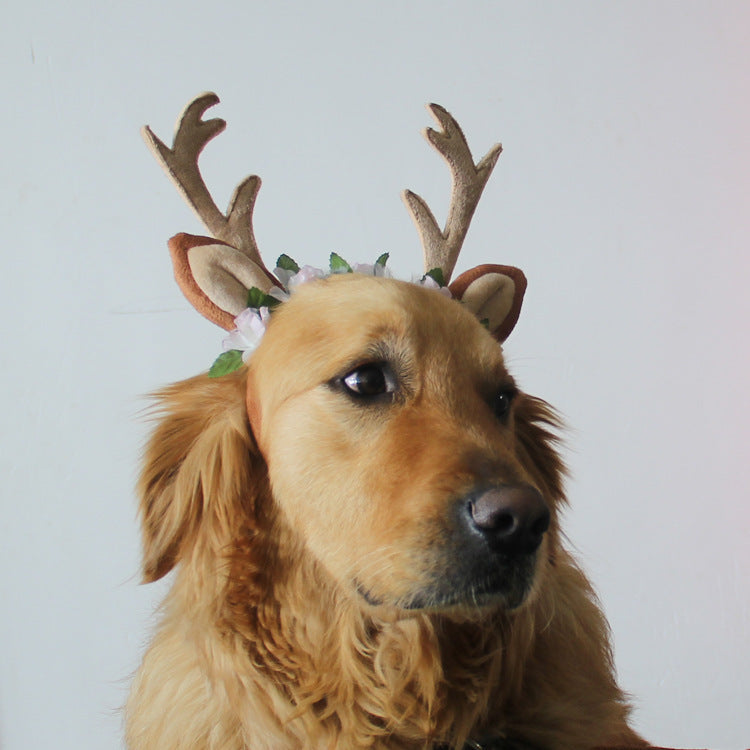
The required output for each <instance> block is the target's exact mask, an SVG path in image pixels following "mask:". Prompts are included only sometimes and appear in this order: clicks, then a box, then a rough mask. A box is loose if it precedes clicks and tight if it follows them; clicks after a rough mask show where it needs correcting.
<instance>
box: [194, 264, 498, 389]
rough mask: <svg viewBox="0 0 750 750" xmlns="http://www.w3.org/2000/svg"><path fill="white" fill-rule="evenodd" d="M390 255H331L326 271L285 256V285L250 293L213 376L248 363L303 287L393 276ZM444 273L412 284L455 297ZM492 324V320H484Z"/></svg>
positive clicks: (279, 270)
mask: <svg viewBox="0 0 750 750" xmlns="http://www.w3.org/2000/svg"><path fill="white" fill-rule="evenodd" d="M388 257H389V254H388V253H383V254H382V255H381V256H380V257H379V258H378V259H377V260H376V261H375V263H372V264H369V263H355V264H354V265H349V263H347V262H346V261H345V260H344V259H343V258H342V257H341V256H340V255H338V254H337V253H331V259H330V270H328V271H324V270H322V269H320V268H314V267H313V266H302V268H300V267H299V265H298V264H297V262H296V261H295V260H293V259H292V258H290V257H289V256H288V255H282V256H280V257H279V259H278V260H277V261H276V268H274V271H273V274H274V276H275V277H276V278H277V279H279V281H280V282H281V285H280V286H272V287H271V288H270V289H269V290H268V293H266V292H262V291H261V290H260V289H258V287H252V288H251V289H250V290H249V292H248V298H247V307H246V308H245V309H244V310H243V311H242V312H241V313H240V314H239V315H238V316H237V317H236V318H235V319H234V325H235V328H234V330H232V331H230V333H229V336H227V337H226V338H225V339H224V353H223V354H220V355H219V356H218V357H217V358H216V360H215V361H214V363H213V365H211V369H210V370H209V371H208V375H209V377H212V378H216V377H221V376H222V375H228V374H229V373H230V372H234V371H235V370H236V369H238V368H239V367H241V366H242V364H243V363H245V362H247V360H248V359H249V358H250V355H251V354H252V353H253V352H254V351H255V350H256V349H257V347H258V344H260V340H261V339H262V338H263V334H264V333H265V332H266V326H267V325H268V321H269V320H270V319H271V311H272V310H273V309H274V308H275V307H278V305H280V304H281V303H282V302H286V301H287V300H288V299H289V297H290V295H291V294H292V293H293V292H294V290H295V289H297V287H299V286H300V285H301V284H305V283H307V282H308V281H314V280H315V279H324V278H326V277H327V276H331V275H334V274H342V273H361V274H363V275H365V276H379V277H384V278H390V277H391V271H390V269H389V268H386V263H387V262H388ZM441 278H442V274H441V273H440V269H433V271H432V272H428V273H426V274H425V275H424V276H422V277H421V278H420V279H416V280H413V282H412V283H415V284H419V285H420V286H424V287H426V288H428V289H434V290H436V291H438V292H440V293H441V294H443V295H445V296H447V297H452V296H453V295H452V294H451V293H450V290H449V289H448V287H446V286H443V285H442V284H441V283H440V279H441ZM482 323H483V324H485V325H488V321H486V320H483V321H482Z"/></svg>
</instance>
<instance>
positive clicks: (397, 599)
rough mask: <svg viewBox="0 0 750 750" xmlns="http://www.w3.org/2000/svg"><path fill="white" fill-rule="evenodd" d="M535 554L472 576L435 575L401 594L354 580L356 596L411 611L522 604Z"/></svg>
mask: <svg viewBox="0 0 750 750" xmlns="http://www.w3.org/2000/svg"><path fill="white" fill-rule="evenodd" d="M535 579H536V555H534V554H531V555H524V556H523V557H521V558H520V559H514V560H513V561H512V562H508V563H506V564H504V565H502V566H499V567H498V568H496V569H494V570H491V571H482V572H481V573H479V574H475V575H457V574H456V573H453V574H452V575H451V574H447V575H446V574H442V575H440V576H438V575H435V576H432V577H431V578H430V580H429V581H428V582H427V583H425V584H424V585H422V586H418V587H416V588H415V589H414V590H412V591H409V592H407V593H405V594H395V593H389V592H387V591H385V592H382V593H380V592H378V591H376V590H374V589H371V588H368V587H367V586H365V585H363V584H362V582H360V581H357V582H356V584H355V586H356V590H357V593H358V595H359V596H360V597H361V598H362V599H364V601H365V602H366V603H367V604H369V605H370V606H372V607H387V608H390V609H397V610H402V611H405V612H409V613H414V612H436V613H449V612H455V611H461V610H463V611H467V610H471V611H476V610H491V609H494V610H497V609H501V610H504V611H507V612H512V611H514V610H517V609H519V608H520V607H522V606H523V605H524V604H525V603H526V602H527V601H528V600H529V599H530V597H531V596H532V593H533V590H534V588H535V587H534V582H535Z"/></svg>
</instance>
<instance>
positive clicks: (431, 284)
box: [413, 275, 453, 299]
mask: <svg viewBox="0 0 750 750" xmlns="http://www.w3.org/2000/svg"><path fill="white" fill-rule="evenodd" d="M413 283H415V284H419V286H423V287H424V288H425V289H434V290H435V291H436V292H440V294H442V295H443V296H444V297H448V299H453V295H452V294H451V290H450V289H448V287H447V286H440V284H438V283H437V281H435V279H433V278H432V276H427V275H425V276H423V277H422V278H421V279H416V280H415V281H414V282H413Z"/></svg>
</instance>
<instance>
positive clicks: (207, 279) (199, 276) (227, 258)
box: [188, 243, 272, 317]
mask: <svg viewBox="0 0 750 750" xmlns="http://www.w3.org/2000/svg"><path fill="white" fill-rule="evenodd" d="M188 262H189V263H190V270H191V271H192V272H193V278H194V279H195V282H196V284H198V286H199V287H200V288H201V289H202V290H203V291H204V293H205V294H206V295H207V296H208V298H209V299H210V300H211V302H213V303H214V304H215V305H216V306H217V307H218V308H220V309H221V310H226V311H227V312H228V313H231V314H232V315H233V316H234V317H237V315H239V314H240V313H241V312H242V311H243V310H244V309H245V308H246V307H247V292H248V289H251V288H252V287H256V288H258V289H260V290H261V291H262V292H268V290H269V289H270V288H271V286H272V284H271V282H270V281H269V280H268V278H267V277H266V275H265V274H264V273H263V272H262V271H261V270H260V268H258V266H257V265H256V264H255V263H254V262H253V261H252V260H250V259H249V258H248V257H247V256H246V255H243V254H242V253H241V252H240V251H239V250H236V249H235V248H233V247H227V246H226V245H224V244H222V243H216V244H213V245H198V246H197V247H191V248H190V250H188Z"/></svg>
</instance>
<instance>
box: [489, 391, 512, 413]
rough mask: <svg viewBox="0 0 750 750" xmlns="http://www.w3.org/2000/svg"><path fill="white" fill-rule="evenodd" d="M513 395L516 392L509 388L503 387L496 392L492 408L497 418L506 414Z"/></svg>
mask: <svg viewBox="0 0 750 750" xmlns="http://www.w3.org/2000/svg"><path fill="white" fill-rule="evenodd" d="M515 395H516V392H515V391H514V390H512V389H510V388H503V389H502V390H500V391H498V392H497V394H496V395H495V400H494V401H493V403H492V409H493V411H494V412H495V416H496V417H497V418H498V419H505V417H507V416H508V413H509V412H510V407H511V404H512V403H513V398H514V397H515Z"/></svg>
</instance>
